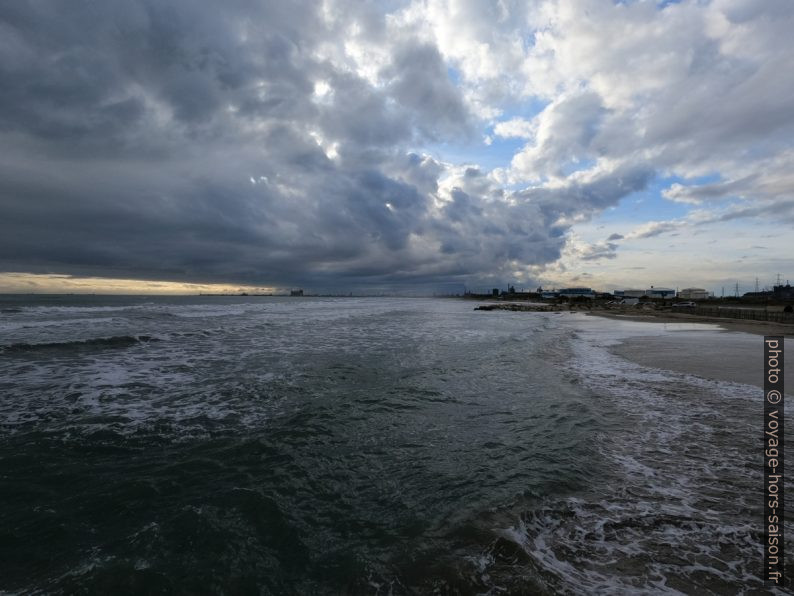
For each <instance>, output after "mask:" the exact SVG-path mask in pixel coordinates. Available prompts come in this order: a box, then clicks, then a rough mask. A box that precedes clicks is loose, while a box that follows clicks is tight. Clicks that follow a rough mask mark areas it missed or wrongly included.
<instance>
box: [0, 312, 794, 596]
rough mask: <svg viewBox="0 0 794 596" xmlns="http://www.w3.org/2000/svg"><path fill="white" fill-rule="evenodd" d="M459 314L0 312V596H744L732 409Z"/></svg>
mask: <svg viewBox="0 0 794 596" xmlns="http://www.w3.org/2000/svg"><path fill="white" fill-rule="evenodd" d="M473 306H474V304H473V303H471V302H468V301H463V300H451V299H445V300H442V299H438V300H427V299H387V298H381V299H315V298H301V299H289V298H257V297H247V298H245V297H236V298H231V297H229V298H227V297H203V298H201V297H194V298H144V297H50V298H47V297H35V298H25V297H5V298H0V311H1V312H0V482H2V486H3V489H2V492H0V591H3V590H5V591H9V592H23V593H31V592H47V593H49V592H56V593H75V592H82V593H115V594H118V593H154V592H157V593H161V592H164V593H229V594H233V593H251V594H258V593H262V594H326V593H327V594H340V593H342V594H390V593H391V594H413V593H418V594H454V593H460V594H502V593H509V594H513V593H527V594H551V593H574V594H593V593H649V594H650V593H679V592H683V593H710V592H711V593H721V594H722V593H725V594H732V593H737V592H742V591H747V592H748V593H752V592H754V591H758V590H761V588H762V584H761V582H760V580H759V577H760V574H761V562H762V551H761V547H760V540H761V534H760V532H761V531H762V530H761V525H760V519H761V515H762V509H761V507H762V502H761V500H760V497H759V495H758V486H760V484H761V459H760V457H761V451H760V447H759V445H760V431H759V429H760V424H761V422H760V420H761V419H760V409H759V408H760V405H759V402H758V389H756V388H754V387H750V386H747V385H741V384H736V383H726V382H718V381H711V380H706V379H703V378H700V377H697V376H694V375H684V374H679V373H673V372H669V371H662V370H658V369H652V368H647V367H643V366H640V365H638V364H632V363H630V362H628V361H626V360H623V359H621V358H619V357H618V356H615V355H613V354H612V353H611V352H610V351H609V349H608V348H609V346H610V345H612V344H614V343H615V342H616V341H619V340H620V339H621V338H622V337H629V336H637V335H644V334H646V335H648V336H649V341H652V336H653V334H654V333H662V331H658V329H657V328H658V326H654V327H653V329H654V330H656V331H649V329H650V327H648V326H645V325H639V324H635V325H631V324H618V323H614V322H607V321H604V320H601V319H595V318H587V317H582V316H577V315H567V314H557V313H542V314H541V313H512V312H490V313H483V312H475V311H473ZM690 333H692V332H691V331H690ZM701 333H718V332H716V331H712V330H709V331H702V332H701ZM723 349H729V347H728V348H723ZM759 355H760V347H759ZM759 359H760V356H759ZM789 492H790V491H789ZM789 510H790V511H791V510H792V507H791V505H789ZM787 529H788V530H789V536H792V533H791V529H792V528H791V526H790V524H787ZM789 551H790V552H794V548H793V547H792V545H791V544H789ZM789 575H794V570H791V572H790V573H789Z"/></svg>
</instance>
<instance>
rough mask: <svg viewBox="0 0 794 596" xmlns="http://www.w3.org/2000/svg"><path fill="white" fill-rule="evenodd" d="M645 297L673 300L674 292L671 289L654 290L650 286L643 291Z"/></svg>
mask: <svg viewBox="0 0 794 596" xmlns="http://www.w3.org/2000/svg"><path fill="white" fill-rule="evenodd" d="M645 295H646V296H648V298H675V290H674V289H672V288H654V287H653V286H651V287H650V288H649V289H647V290H645Z"/></svg>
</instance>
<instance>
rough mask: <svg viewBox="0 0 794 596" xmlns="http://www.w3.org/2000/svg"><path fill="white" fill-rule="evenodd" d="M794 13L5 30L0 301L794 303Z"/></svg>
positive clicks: (376, 12)
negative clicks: (584, 298) (758, 292)
mask: <svg viewBox="0 0 794 596" xmlns="http://www.w3.org/2000/svg"><path fill="white" fill-rule="evenodd" d="M792 30H794V3H792V2H791V0H711V1H709V0H689V1H687V0H682V1H681V2H670V1H664V2H659V1H656V0H633V1H632V0H624V1H612V0H538V1H527V0H522V1H514V0H482V1H479V0H478V1H475V0H405V1H397V0H384V1H381V2H374V1H371V2H366V1H361V0H356V1H353V0H350V1H348V0H315V1H311V2H305V1H303V0H292V1H290V2H275V1H262V0H227V1H224V2H195V1H193V0H170V1H163V0H103V1H102V2H94V1H88V0H73V1H70V2H63V1H60V0H52V1H48V0H31V1H29V2H4V3H2V4H0V291H6V292H48V291H51V292H58V291H66V292H69V291H75V292H87V291H96V292H121V293H123V292H135V293H169V292H170V293H186V292H187V293H191V292H196V291H213V290H218V291H235V290H237V289H259V290H263V291H280V290H283V289H288V288H295V287H301V288H305V289H307V290H309V291H316V292H347V291H355V292H398V293H399V292H405V293H416V292H419V293H421V292H458V291H462V290H463V289H468V290H475V291H477V290H487V289H489V288H491V287H505V286H506V285H507V284H513V285H515V286H516V287H518V288H526V289H534V288H536V287H537V286H543V287H544V288H548V287H564V286H570V285H576V286H590V287H593V288H596V289H601V290H610V289H620V288H646V287H649V286H650V285H655V286H665V287H673V288H676V287H679V288H684V287H700V288H706V289H708V290H710V291H713V292H715V293H717V294H718V295H719V293H720V292H721V289H722V288H725V293H726V294H732V293H733V291H734V288H735V284H736V283H738V284H739V285H740V289H741V291H742V292H744V291H750V290H754V289H755V283H756V279H758V284H759V286H760V287H764V286H769V285H771V284H772V283H773V281H774V280H775V279H776V275H777V274H778V273H780V274H781V275H782V276H783V279H784V280H785V279H788V278H791V279H792V280H794V167H793V166H794V68H792V67H791V65H792V64H794V36H792V35H791V31H792Z"/></svg>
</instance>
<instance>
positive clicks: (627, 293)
mask: <svg viewBox="0 0 794 596" xmlns="http://www.w3.org/2000/svg"><path fill="white" fill-rule="evenodd" d="M614 295H615V296H617V297H619V298H642V297H643V296H645V290H615V292H614Z"/></svg>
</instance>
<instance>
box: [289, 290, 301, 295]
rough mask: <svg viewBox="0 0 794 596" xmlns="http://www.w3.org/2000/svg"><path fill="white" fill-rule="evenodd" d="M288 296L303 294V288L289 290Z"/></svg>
mask: <svg viewBox="0 0 794 596" xmlns="http://www.w3.org/2000/svg"><path fill="white" fill-rule="evenodd" d="M289 295H290V296H303V290H290V292H289Z"/></svg>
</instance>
